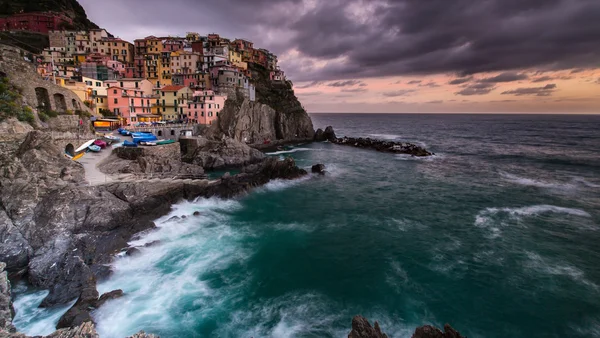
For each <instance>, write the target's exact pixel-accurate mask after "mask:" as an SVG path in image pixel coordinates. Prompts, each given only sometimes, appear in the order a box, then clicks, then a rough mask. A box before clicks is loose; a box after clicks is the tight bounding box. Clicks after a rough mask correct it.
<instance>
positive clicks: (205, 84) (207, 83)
mask: <svg viewBox="0 0 600 338" xmlns="http://www.w3.org/2000/svg"><path fill="white" fill-rule="evenodd" d="M172 80H173V85H176V86H185V87H190V88H192V89H197V90H205V89H211V88H212V82H211V80H210V74H209V73H206V72H196V73H190V74H173V78H172Z"/></svg>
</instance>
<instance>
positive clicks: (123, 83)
mask: <svg viewBox="0 0 600 338" xmlns="http://www.w3.org/2000/svg"><path fill="white" fill-rule="evenodd" d="M106 84H107V86H108V87H109V88H110V87H120V88H124V89H136V90H141V91H142V92H144V95H152V94H154V85H153V84H152V82H150V81H149V80H146V79H136V78H132V79H118V80H110V81H106Z"/></svg>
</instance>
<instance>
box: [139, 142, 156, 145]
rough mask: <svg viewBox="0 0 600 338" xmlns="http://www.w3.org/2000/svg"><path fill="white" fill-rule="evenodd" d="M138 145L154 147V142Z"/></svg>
mask: <svg viewBox="0 0 600 338" xmlns="http://www.w3.org/2000/svg"><path fill="white" fill-rule="evenodd" d="M140 144H141V145H143V146H155V145H156V142H155V141H149V142H140Z"/></svg>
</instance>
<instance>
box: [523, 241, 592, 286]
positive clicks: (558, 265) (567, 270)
mask: <svg viewBox="0 0 600 338" xmlns="http://www.w3.org/2000/svg"><path fill="white" fill-rule="evenodd" d="M525 254H526V256H527V259H526V260H525V261H524V262H523V267H524V268H525V269H526V270H527V271H535V272H537V273H541V274H546V275H551V276H563V277H567V278H570V279H571V280H573V281H575V282H577V283H580V284H583V285H586V286H588V287H590V288H592V289H594V290H597V289H598V286H597V285H596V284H594V283H592V282H591V281H589V280H587V279H586V278H585V273H584V272H583V271H581V270H580V269H578V268H577V267H576V266H573V265H571V264H568V263H566V262H562V261H552V260H550V259H548V258H544V257H542V256H540V255H539V254H537V253H535V252H530V251H526V252H525Z"/></svg>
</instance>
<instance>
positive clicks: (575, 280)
mask: <svg viewBox="0 0 600 338" xmlns="http://www.w3.org/2000/svg"><path fill="white" fill-rule="evenodd" d="M313 121H314V123H315V127H325V126H327V125H333V126H335V127H336V131H337V133H338V134H339V135H352V136H368V135H370V136H372V137H377V138H386V139H394V140H402V141H414V142H415V143H420V144H422V145H426V146H427V147H428V149H430V150H432V151H433V152H435V153H436V154H437V155H436V156H435V157H432V158H427V159H416V158H411V157H406V156H398V155H392V154H382V153H377V152H372V151H365V150H358V149H354V148H347V147H343V146H337V145H332V144H329V143H319V144H305V145H299V146H297V147H295V148H293V149H292V150H290V151H287V152H277V153H273V154H272V156H293V157H294V158H296V160H297V163H298V164H299V165H300V166H302V167H305V168H309V167H310V166H311V165H312V164H315V163H324V164H325V165H326V167H327V170H328V171H329V172H328V174H327V175H326V176H325V177H319V176H310V177H308V178H305V179H301V180H297V181H293V182H280V181H275V182H271V183H269V184H268V185H267V186H266V187H263V188H260V189H258V190H257V191H255V192H253V193H251V194H249V195H247V196H243V197H241V198H239V199H236V200H228V201H224V200H217V199H210V200H199V201H196V202H193V203H189V202H183V203H180V204H178V205H176V206H174V209H173V211H172V213H171V214H170V215H167V216H165V217H163V218H161V219H159V220H158V221H157V224H158V226H159V228H158V229H157V230H156V231H152V232H149V233H147V234H145V235H144V236H142V237H141V238H140V239H139V240H137V241H135V242H133V243H132V244H134V245H140V246H141V245H143V244H144V243H148V242H152V241H156V240H159V241H160V242H159V243H158V244H155V245H153V246H150V247H144V248H141V251H142V255H140V256H136V257H120V258H118V259H117V260H116V261H115V263H114V268H115V274H114V276H113V277H112V278H111V279H110V280H108V281H105V282H103V283H101V284H100V285H99V289H100V292H106V291H110V290H113V289H117V288H121V289H123V290H124V291H125V293H126V296H125V297H123V298H121V299H118V300H115V301H112V302H109V303H107V304H106V305H105V306H104V307H102V308H101V309H100V310H98V311H97V312H96V313H95V314H94V317H95V319H96V321H97V322H98V329H99V331H100V333H101V335H102V337H125V336H126V335H128V334H132V333H134V332H137V331H139V330H141V329H143V330H145V331H146V332H152V333H156V334H159V335H160V336H161V337H268V336H271V337H345V336H347V334H348V331H349V329H350V321H351V318H352V316H354V315H356V314H362V315H364V316H366V317H368V318H369V319H371V320H378V321H379V322H380V323H381V326H382V328H383V329H384V331H386V332H387V333H389V334H390V336H392V337H407V336H408V337H409V336H410V334H411V333H412V331H414V329H415V327H417V326H419V325H423V324H427V323H431V324H435V325H443V324H444V323H446V322H448V323H451V324H452V325H453V326H454V327H455V328H457V329H458V330H460V331H461V333H463V334H466V335H468V336H469V337H507V336H510V337H532V336H536V337H564V336H569V337H592V336H600V288H599V286H600V250H598V243H599V240H600V155H599V154H600V133H598V130H600V117H598V116H505V115H491V116H490V115H482V116H473V115H315V116H313ZM194 211H200V212H201V216H199V217H193V216H191V215H192V213H193V212H194ZM183 215H186V216H188V217H187V218H184V219H172V217H173V216H183ZM33 295H36V294H35V293H34V294H33ZM38 296H39V293H38ZM19 297H20V298H18V299H21V300H30V301H29V302H28V304H29V305H23V306H17V311H18V316H19V313H21V316H26V315H27V314H28V313H29V314H31V311H32V309H33V308H34V307H35V304H33V303H35V302H33V301H31V300H32V299H33V298H32V297H33V296H32V294H29V295H24V296H19ZM40 301H41V299H40ZM22 303H27V302H24V301H23V302H22ZM63 311H64V310H63ZM45 316H46V317H44V316H42V315H40V314H33V315H29V316H27V317H26V318H23V319H22V320H21V321H19V326H20V328H21V329H23V330H25V331H26V332H27V330H28V328H29V327H30V326H31V325H40V322H51V321H52V320H54V319H53V318H54V317H51V316H50V317H48V314H45Z"/></svg>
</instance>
